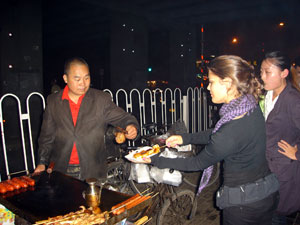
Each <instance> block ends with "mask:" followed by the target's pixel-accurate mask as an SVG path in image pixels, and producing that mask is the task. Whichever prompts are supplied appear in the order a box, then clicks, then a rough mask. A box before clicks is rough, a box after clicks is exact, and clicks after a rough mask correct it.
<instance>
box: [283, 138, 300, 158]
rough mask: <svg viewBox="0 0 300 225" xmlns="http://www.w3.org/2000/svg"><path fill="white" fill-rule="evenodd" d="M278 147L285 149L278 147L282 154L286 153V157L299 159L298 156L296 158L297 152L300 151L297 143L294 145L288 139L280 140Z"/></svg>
mask: <svg viewBox="0 0 300 225" xmlns="http://www.w3.org/2000/svg"><path fill="white" fill-rule="evenodd" d="M278 147H280V148H281V149H283V151H281V150H280V149H278V152H280V153H281V154H283V155H285V156H286V157H288V158H290V159H292V160H297V158H296V152H297V151H298V148H297V145H295V146H294V147H293V146H291V145H290V144H289V143H287V142H286V141H284V140H281V141H280V142H278Z"/></svg>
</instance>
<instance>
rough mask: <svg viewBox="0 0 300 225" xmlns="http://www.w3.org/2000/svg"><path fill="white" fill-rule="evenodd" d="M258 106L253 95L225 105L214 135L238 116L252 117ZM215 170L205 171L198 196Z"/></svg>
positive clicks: (210, 168)
mask: <svg viewBox="0 0 300 225" xmlns="http://www.w3.org/2000/svg"><path fill="white" fill-rule="evenodd" d="M256 106H257V102H256V100H255V98H254V97H253V95H249V94H248V95H243V96H241V97H239V98H236V99H234V100H232V101H230V102H229V103H228V104H223V105H222V107H221V109H220V112H219V114H220V117H221V118H220V120H219V121H218V122H217V124H216V126H215V128H214V129H213V131H212V133H213V134H214V133H216V132H217V131H218V130H219V129H220V127H221V126H222V125H223V124H225V123H227V122H230V121H231V120H233V119H234V118H236V117H238V116H242V115H243V114H245V113H247V115H250V113H251V112H253V110H254V109H255V108H256ZM213 169H214V166H210V167H208V168H206V169H205V170H204V171H203V174H202V177H201V181H200V184H199V187H198V192H197V195H199V194H200V193H201V191H202V190H203V189H204V188H205V187H206V185H207V184H208V182H209V179H210V177H211V174H212V171H213Z"/></svg>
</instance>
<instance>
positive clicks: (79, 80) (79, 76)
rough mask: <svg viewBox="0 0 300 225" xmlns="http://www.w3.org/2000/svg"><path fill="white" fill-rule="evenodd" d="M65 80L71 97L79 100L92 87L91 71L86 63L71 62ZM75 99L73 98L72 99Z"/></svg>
mask: <svg viewBox="0 0 300 225" xmlns="http://www.w3.org/2000/svg"><path fill="white" fill-rule="evenodd" d="M63 78H64V81H65V82H66V83H67V85H68V87H69V97H70V98H71V99H72V98H74V99H76V100H78V98H79V97H80V96H81V95H84V94H85V93H86V92H87V91H88V90H89V87H90V84H91V77H90V71H89V69H88V67H87V66H86V65H82V64H71V66H70V70H69V73H68V74H64V76H63ZM72 100H73V99H72Z"/></svg>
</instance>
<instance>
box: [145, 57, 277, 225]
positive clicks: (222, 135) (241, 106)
mask: <svg viewBox="0 0 300 225" xmlns="http://www.w3.org/2000/svg"><path fill="white" fill-rule="evenodd" d="M208 69H209V73H208V77H209V85H208V90H209V91H210V94H211V97H212V101H213V102H214V103H216V104H221V103H223V105H222V107H221V109H220V120H219V121H218V122H217V124H216V126H215V128H214V129H213V130H206V131H202V132H199V133H193V134H183V135H174V136H171V137H169V138H168V139H167V140H166V144H167V145H168V146H169V147H170V146H171V147H174V146H175V145H178V144H188V143H192V144H206V146H205V148H204V149H203V150H202V151H201V152H200V153H199V154H198V155H197V156H195V157H190V158H184V159H181V158H177V159H170V158H164V157H159V156H157V155H155V156H152V157H151V158H145V159H143V160H144V161H143V160H141V162H147V163H152V164H153V165H154V166H157V167H159V168H173V169H177V170H183V171H197V170H204V169H206V168H207V169H206V170H205V171H204V173H206V172H208V173H209V171H210V166H211V165H214V164H216V163H217V162H219V161H222V160H224V171H223V176H224V184H223V186H222V187H221V188H220V190H219V191H218V193H217V206H218V207H219V208H220V209H223V224H224V225H229V224H231V225H237V224H238V225H244V224H245V225H246V224H247V225H249V224H253V225H259V224H261V225H268V224H271V220H272V215H273V212H274V211H275V209H276V206H277V203H278V191H277V190H278V185H279V184H278V181H277V179H276V177H275V175H274V174H272V173H271V172H270V170H269V168H268V165H267V161H266V156H265V151H266V133H265V122H264V117H263V114H262V112H261V109H260V107H258V103H257V102H258V99H259V96H260V94H261V84H260V83H259V82H258V81H257V79H256V77H255V75H254V69H253V67H252V66H250V65H249V64H248V63H247V62H246V61H245V60H243V59H241V58H240V57H237V56H231V55H224V56H219V57H217V58H215V59H214V60H212V61H211V62H210V64H209V67H208ZM201 188H202V187H201V186H200V189H201Z"/></svg>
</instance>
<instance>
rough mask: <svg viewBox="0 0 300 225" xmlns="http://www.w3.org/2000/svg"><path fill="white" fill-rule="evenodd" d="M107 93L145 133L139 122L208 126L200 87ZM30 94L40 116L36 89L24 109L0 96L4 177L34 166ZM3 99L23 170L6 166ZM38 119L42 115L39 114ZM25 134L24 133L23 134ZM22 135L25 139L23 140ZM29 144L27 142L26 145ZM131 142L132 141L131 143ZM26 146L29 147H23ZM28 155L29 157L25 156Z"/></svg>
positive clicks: (208, 112)
mask: <svg viewBox="0 0 300 225" xmlns="http://www.w3.org/2000/svg"><path fill="white" fill-rule="evenodd" d="M104 91H105V92H108V93H109V94H110V95H111V97H112V100H113V101H114V102H115V103H116V104H117V105H118V106H120V107H122V108H123V109H124V110H125V111H127V112H129V113H131V114H133V115H134V116H135V117H136V118H137V119H138V121H139V123H140V125H141V126H140V133H141V134H142V135H145V134H146V130H145V128H144V126H143V125H145V124H151V123H155V124H159V125H162V126H163V127H164V128H165V130H167V128H168V126H169V125H171V124H173V123H174V122H176V121H177V120H181V121H184V122H185V124H186V126H187V129H188V131H189V132H192V133H193V132H198V131H201V130H206V129H207V128H208V127H210V126H211V125H212V121H211V120H210V118H211V111H212V109H213V108H212V107H213V106H208V103H207V96H206V92H205V91H204V89H203V88H200V89H199V88H188V89H187V94H186V95H183V94H182V91H181V90H180V89H178V88H176V89H175V90H171V89H169V88H167V89H165V90H160V89H155V90H150V89H145V90H143V91H142V92H140V91H139V90H137V89H132V90H131V91H130V92H129V93H127V92H126V91H125V90H124V89H120V90H118V91H117V92H116V93H115V95H114V94H113V93H112V92H111V91H110V90H108V89H105V90H104ZM32 96H38V97H40V98H41V104H42V107H41V112H40V113H41V115H42V113H43V110H44V109H45V98H44V96H43V95H42V94H40V93H38V92H33V93H31V94H30V95H28V97H27V98H26V103H25V104H26V112H22V108H21V103H20V100H19V98H18V97H17V96H16V95H14V94H5V95H3V96H2V97H1V99H0V124H1V140H2V154H1V155H0V158H3V161H4V164H5V174H3V172H2V171H1V174H2V175H4V176H7V177H8V178H10V177H11V175H14V174H18V173H27V174H29V166H28V162H31V163H32V165H31V168H33V169H34V168H35V166H36V165H35V156H36V154H37V149H35V148H34V144H33V142H34V141H33V135H32V128H31V125H32V123H31V115H30V99H31V97H32ZM7 98H13V99H15V100H16V104H17V111H18V112H17V113H18V115H19V118H16V119H17V120H18V121H19V130H20V136H21V140H19V141H21V143H22V155H23V159H24V170H23V169H22V170H17V171H14V169H13V168H12V167H11V166H10V162H11V160H14V159H8V157H7V146H8V145H9V144H8V143H6V136H5V126H4V123H5V116H4V115H3V108H2V107H3V102H4V101H5V100H6V99H7ZM41 118H42V116H41ZM23 123H26V124H27V127H28V133H26V131H25V129H24V126H23ZM25 133H26V134H27V135H25ZM25 136H26V137H27V138H28V139H29V140H25V139H26V138H25ZM26 143H29V144H26ZM133 144H134V143H133ZM27 148H29V150H28V149H27ZM0 150H1V149H0ZM29 157H30V160H29V159H28V158H29Z"/></svg>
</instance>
